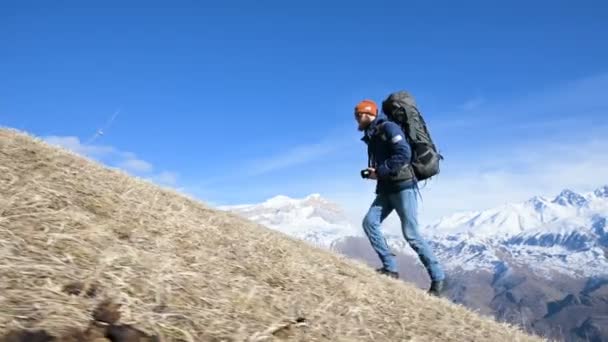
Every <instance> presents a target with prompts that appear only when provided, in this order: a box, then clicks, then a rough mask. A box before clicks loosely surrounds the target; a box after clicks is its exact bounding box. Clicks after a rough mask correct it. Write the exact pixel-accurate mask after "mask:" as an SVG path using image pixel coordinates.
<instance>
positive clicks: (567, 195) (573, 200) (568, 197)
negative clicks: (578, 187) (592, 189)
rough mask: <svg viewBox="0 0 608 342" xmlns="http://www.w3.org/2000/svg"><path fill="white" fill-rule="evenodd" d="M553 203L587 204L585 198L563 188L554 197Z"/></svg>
mask: <svg viewBox="0 0 608 342" xmlns="http://www.w3.org/2000/svg"><path fill="white" fill-rule="evenodd" d="M553 203H557V204H559V205H563V206H571V205H572V206H577V207H582V206H584V205H585V204H587V200H586V199H585V197H583V196H582V195H580V194H578V193H576V192H574V191H572V190H570V189H564V190H562V192H560V194H559V195H557V196H556V197H555V199H554V200H553Z"/></svg>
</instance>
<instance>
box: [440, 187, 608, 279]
mask: <svg viewBox="0 0 608 342" xmlns="http://www.w3.org/2000/svg"><path fill="white" fill-rule="evenodd" d="M607 193H608V186H604V187H602V188H599V189H597V190H595V191H593V192H590V193H586V194H578V193H575V192H573V191H571V190H568V189H566V190H563V191H562V192H561V193H559V194H558V195H557V196H556V197H555V198H553V199H548V198H545V197H541V196H536V197H533V198H531V199H529V200H527V201H525V202H522V203H510V204H505V205H502V206H499V207H497V208H492V209H488V210H484V211H479V212H468V213H464V214H455V215H452V216H450V217H447V218H443V219H441V220H439V221H438V222H437V223H435V224H434V225H432V226H430V227H429V229H430V230H431V232H432V233H431V235H432V237H431V239H432V240H433V241H434V246H435V247H436V248H435V249H436V250H437V253H438V255H439V257H440V258H441V259H442V260H444V262H445V263H446V264H447V267H448V268H452V269H462V270H465V271H468V270H475V269H492V268H493V267H495V265H499V264H502V263H503V262H505V260H508V264H509V265H511V266H516V265H519V266H527V267H531V268H532V269H535V270H536V271H537V272H539V273H541V274H544V275H546V276H547V277H550V276H551V274H553V273H561V274H567V275H570V276H573V277H579V276H591V275H597V274H605V275H608V261H607V257H608V230H607V228H606V218H607V217H608V196H606V194H607Z"/></svg>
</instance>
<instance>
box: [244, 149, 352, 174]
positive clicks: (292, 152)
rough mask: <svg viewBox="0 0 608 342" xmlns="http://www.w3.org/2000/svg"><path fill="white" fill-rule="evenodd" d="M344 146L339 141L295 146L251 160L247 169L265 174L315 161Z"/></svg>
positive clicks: (251, 172) (254, 172)
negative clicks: (272, 154) (266, 156)
mask: <svg viewBox="0 0 608 342" xmlns="http://www.w3.org/2000/svg"><path fill="white" fill-rule="evenodd" d="M343 146H344V144H343V143H341V142H337V141H322V142H318V143H311V144H308V145H301V146H295V147H292V148H290V149H289V150H287V151H285V152H283V153H279V154H277V155H274V156H270V157H268V158H260V159H258V160H254V161H251V162H249V164H250V166H248V167H246V169H247V170H248V173H250V174H251V175H260V174H265V173H269V172H273V171H277V170H281V169H285V168H289V167H293V166H297V165H301V164H305V163H310V162H313V161H315V160H318V159H321V158H323V157H326V156H327V155H329V154H331V153H334V152H337V151H339V150H340V149H341V148H343Z"/></svg>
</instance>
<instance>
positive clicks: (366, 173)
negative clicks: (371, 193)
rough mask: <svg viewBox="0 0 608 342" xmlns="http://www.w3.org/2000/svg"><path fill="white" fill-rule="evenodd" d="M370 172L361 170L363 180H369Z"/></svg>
mask: <svg viewBox="0 0 608 342" xmlns="http://www.w3.org/2000/svg"><path fill="white" fill-rule="evenodd" d="M369 174H370V171H369V170H368V169H365V170H361V178H369Z"/></svg>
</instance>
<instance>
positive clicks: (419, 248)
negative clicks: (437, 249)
mask: <svg viewBox="0 0 608 342" xmlns="http://www.w3.org/2000/svg"><path fill="white" fill-rule="evenodd" d="M390 200H391V204H392V205H393V207H394V208H395V210H396V211H397V214H398V215H399V218H400V219H401V228H402V230H403V236H404V237H405V240H406V241H407V242H408V243H409V245H410V246H411V247H412V249H413V250H414V251H415V252H416V253H417V254H418V257H419V258H420V261H421V262H422V264H423V265H424V267H426V270H427V272H428V274H429V276H430V278H431V280H432V281H434V282H437V281H440V280H443V279H444V278H445V274H444V272H443V269H442V267H441V265H440V264H439V261H438V260H437V258H436V257H435V254H434V253H433V251H432V250H431V247H430V246H429V245H428V243H427V242H426V240H425V239H424V238H423V237H422V235H421V234H420V229H419V227H418V202H417V198H416V189H406V190H403V191H401V192H399V193H395V194H391V195H390Z"/></svg>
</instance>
